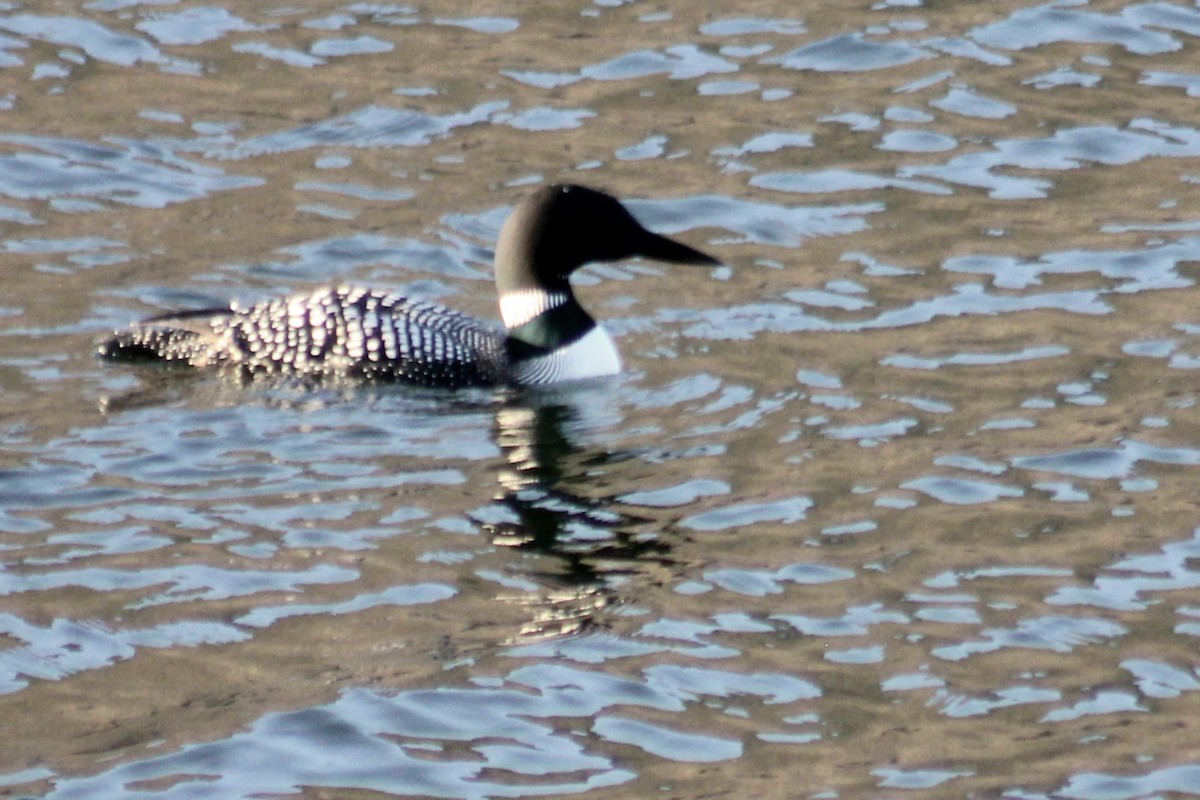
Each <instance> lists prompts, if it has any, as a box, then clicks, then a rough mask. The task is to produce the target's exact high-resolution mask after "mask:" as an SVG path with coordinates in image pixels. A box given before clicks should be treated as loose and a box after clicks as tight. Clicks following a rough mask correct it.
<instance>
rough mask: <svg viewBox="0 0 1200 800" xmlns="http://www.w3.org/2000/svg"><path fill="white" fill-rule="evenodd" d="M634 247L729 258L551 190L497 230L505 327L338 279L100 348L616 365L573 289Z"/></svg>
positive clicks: (413, 369)
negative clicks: (596, 266)
mask: <svg viewBox="0 0 1200 800" xmlns="http://www.w3.org/2000/svg"><path fill="white" fill-rule="evenodd" d="M634 256H644V257H646V258H652V259H656V260H659V261H668V262H674V263H683V264H700V265H709V266H716V265H718V264H719V263H720V262H719V261H717V260H716V259H714V258H712V257H711V256H709V255H706V254H705V253H702V252H700V251H699V250H695V249H693V248H691V247H688V246H687V245H684V244H681V243H679V242H676V241H674V240H672V239H669V238H667V237H665V236H662V235H660V234H656V233H653V232H651V231H649V230H647V229H646V228H644V227H643V226H642V225H641V224H640V223H638V222H637V220H635V219H634V218H633V215H631V214H630V213H629V211H627V210H626V209H625V207H624V206H622V205H621V204H620V203H619V202H618V201H617V200H616V199H615V198H613V197H612V196H610V195H607V194H605V193H603V192H600V191H596V190H594V189H588V188H586V187H583V186H574V185H555V186H547V187H544V188H542V189H540V190H538V191H537V192H535V193H534V194H533V195H531V196H530V197H528V198H527V199H526V200H525V201H524V202H522V203H521V204H520V205H519V206H517V208H516V209H515V210H514V211H513V213H512V214H511V215H510V216H509V218H508V220H507V221H506V222H505V223H504V226H503V228H502V229H501V231H500V238H499V241H498V242H497V245H496V255H495V272H496V290H497V293H498V295H499V302H500V315H501V318H502V319H503V321H504V326H505V330H504V331H500V330H498V329H496V328H495V327H493V326H492V325H490V324H488V323H487V322H485V321H483V320H479V319H476V318H474V317H470V316H466V315H464V314H461V313H459V312H457V311H453V310H451V309H449V308H446V307H444V306H441V305H438V304H436V303H431V302H427V301H424V300H416V299H411V298H407V297H402V296H399V295H395V294H389V293H386V292H381V291H373V290H369V289H356V288H346V287H338V288H326V289H320V290H317V291H315V292H312V293H310V294H304V295H296V296H293V297H287V298H281V299H276V300H270V301H266V302H263V303H259V304H257V305H253V306H250V307H248V308H239V307H238V306H237V305H236V304H234V305H232V306H231V307H229V308H208V309H200V310H196V311H186V312H180V313H174V314H165V315H162V316H158V317H153V318H151V319H147V320H144V321H142V322H139V323H135V324H133V325H132V326H130V327H129V328H128V329H126V330H122V331H117V332H116V333H114V334H113V335H112V336H111V337H110V338H108V339H107V340H106V341H104V342H103V343H102V344H101V345H100V348H99V352H100V354H101V355H102V356H105V357H108V358H113V359H122V360H161V361H166V362H175V363H181V364H186V365H189V366H194V367H208V366H227V367H236V368H241V369H244V370H247V371H249V372H252V373H260V372H262V373H278V374H290V375H302V376H314V377H321V376H333V377H353V378H363V379H376V380H389V381H398V382H402V383H412V384H419V385H423V386H437V387H445V388H460V387H465V386H496V385H539V384H550V383H556V382H559V381H565V380H576V379H583V378H593V377H601V376H606V375H614V374H616V373H618V372H619V371H620V369H621V360H620V356H619V355H618V354H617V349H616V346H615V345H614V344H613V341H612V339H611V338H610V337H609V335H608V333H607V332H606V331H605V330H604V328H603V327H601V326H600V325H598V324H597V323H596V321H595V320H594V319H592V317H591V316H590V315H589V314H588V313H587V311H585V310H584V309H583V307H582V306H581V305H580V304H579V302H578V301H577V300H576V299H575V294H574V292H573V291H572V290H571V285H570V283H569V281H568V277H569V276H570V275H571V273H573V272H574V271H575V270H577V269H578V268H580V267H582V266H583V265H585V264H588V263H592V262H600V261H617V260H620V259H623V258H630V257H634Z"/></svg>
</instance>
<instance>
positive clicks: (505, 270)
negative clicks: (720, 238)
mask: <svg viewBox="0 0 1200 800" xmlns="http://www.w3.org/2000/svg"><path fill="white" fill-rule="evenodd" d="M634 256H643V257H645V258H652V259H656V260H658V261H669V262H673V263H679V264H701V265H708V266H716V265H719V264H720V263H721V262H719V261H717V259H715V258H713V257H712V256H709V255H707V254H705V253H702V252H700V251H699V250H695V249H693V248H691V247H688V246H687V245H685V244H681V243H680V242H676V241H674V240H673V239H668V238H667V237H666V236H662V235H660V234H657V233H653V232H651V231H648V230H646V228H644V227H642V225H641V223H639V222H638V221H637V220H636V219H634V218H633V215H632V214H630V213H629V211H628V210H626V208H625V207H624V206H623V205H621V204H620V202H618V201H617V199H616V198H615V197H612V196H611V195H608V194H605V193H604V192H600V191H596V190H595V189H589V188H587V187H585V186H576V185H571V184H559V185H554V186H547V187H544V188H542V189H539V190H538V191H537V192H535V193H534V194H533V195H531V196H530V197H528V198H526V199H525V201H524V202H522V203H521V204H520V205H519V206H517V208H516V209H515V210H514V211H513V212H512V214H511V215H510V216H509V218H508V220H507V221H506V222H505V223H504V227H502V228H501V229H500V240H499V242H498V243H497V245H496V289H497V291H498V293H499V295H500V312H501V316H502V317H503V319H504V324H505V325H506V326H507V327H508V328H509V329H510V331H511V330H512V329H514V328H518V327H520V326H522V325H525V324H526V323H528V322H529V321H530V320H531V319H533V318H534V317H536V316H538V315H539V314H541V313H543V312H545V311H547V310H549V309H551V308H554V307H556V306H558V305H561V304H563V303H567V302H571V303H572V304H574V298H573V295H572V293H571V288H570V284H569V282H568V280H567V279H568V277H569V276H570V274H571V273H572V272H574V271H575V270H577V269H579V268H580V267H582V266H583V265H584V264H588V263H591V262H599V261H618V260H620V259H623V258H632V257H634ZM580 311H581V312H582V310H580ZM589 321H590V320H589Z"/></svg>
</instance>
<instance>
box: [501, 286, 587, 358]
mask: <svg viewBox="0 0 1200 800" xmlns="http://www.w3.org/2000/svg"><path fill="white" fill-rule="evenodd" d="M500 315H501V317H502V318H503V319H504V326H505V327H506V328H507V329H508V338H509V341H510V343H511V344H510V352H511V354H512V355H513V356H515V357H517V358H521V357H530V356H535V355H543V354H545V353H548V352H553V351H555V350H559V349H561V348H563V347H566V346H567V345H570V344H573V343H574V342H577V341H579V340H580V339H582V338H583V337H584V336H586V335H587V334H588V333H590V332H591V331H592V330H594V329H595V328H596V327H597V326H596V321H595V320H594V319H592V317H591V315H590V314H588V313H587V312H586V311H584V309H583V306H581V305H579V302H578V301H577V300H576V299H575V296H574V295H573V294H572V293H571V291H570V289H569V288H568V289H567V290H566V291H560V292H550V291H546V290H544V289H518V290H514V291H510V292H507V293H505V294H504V295H502V296H501V297H500Z"/></svg>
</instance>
